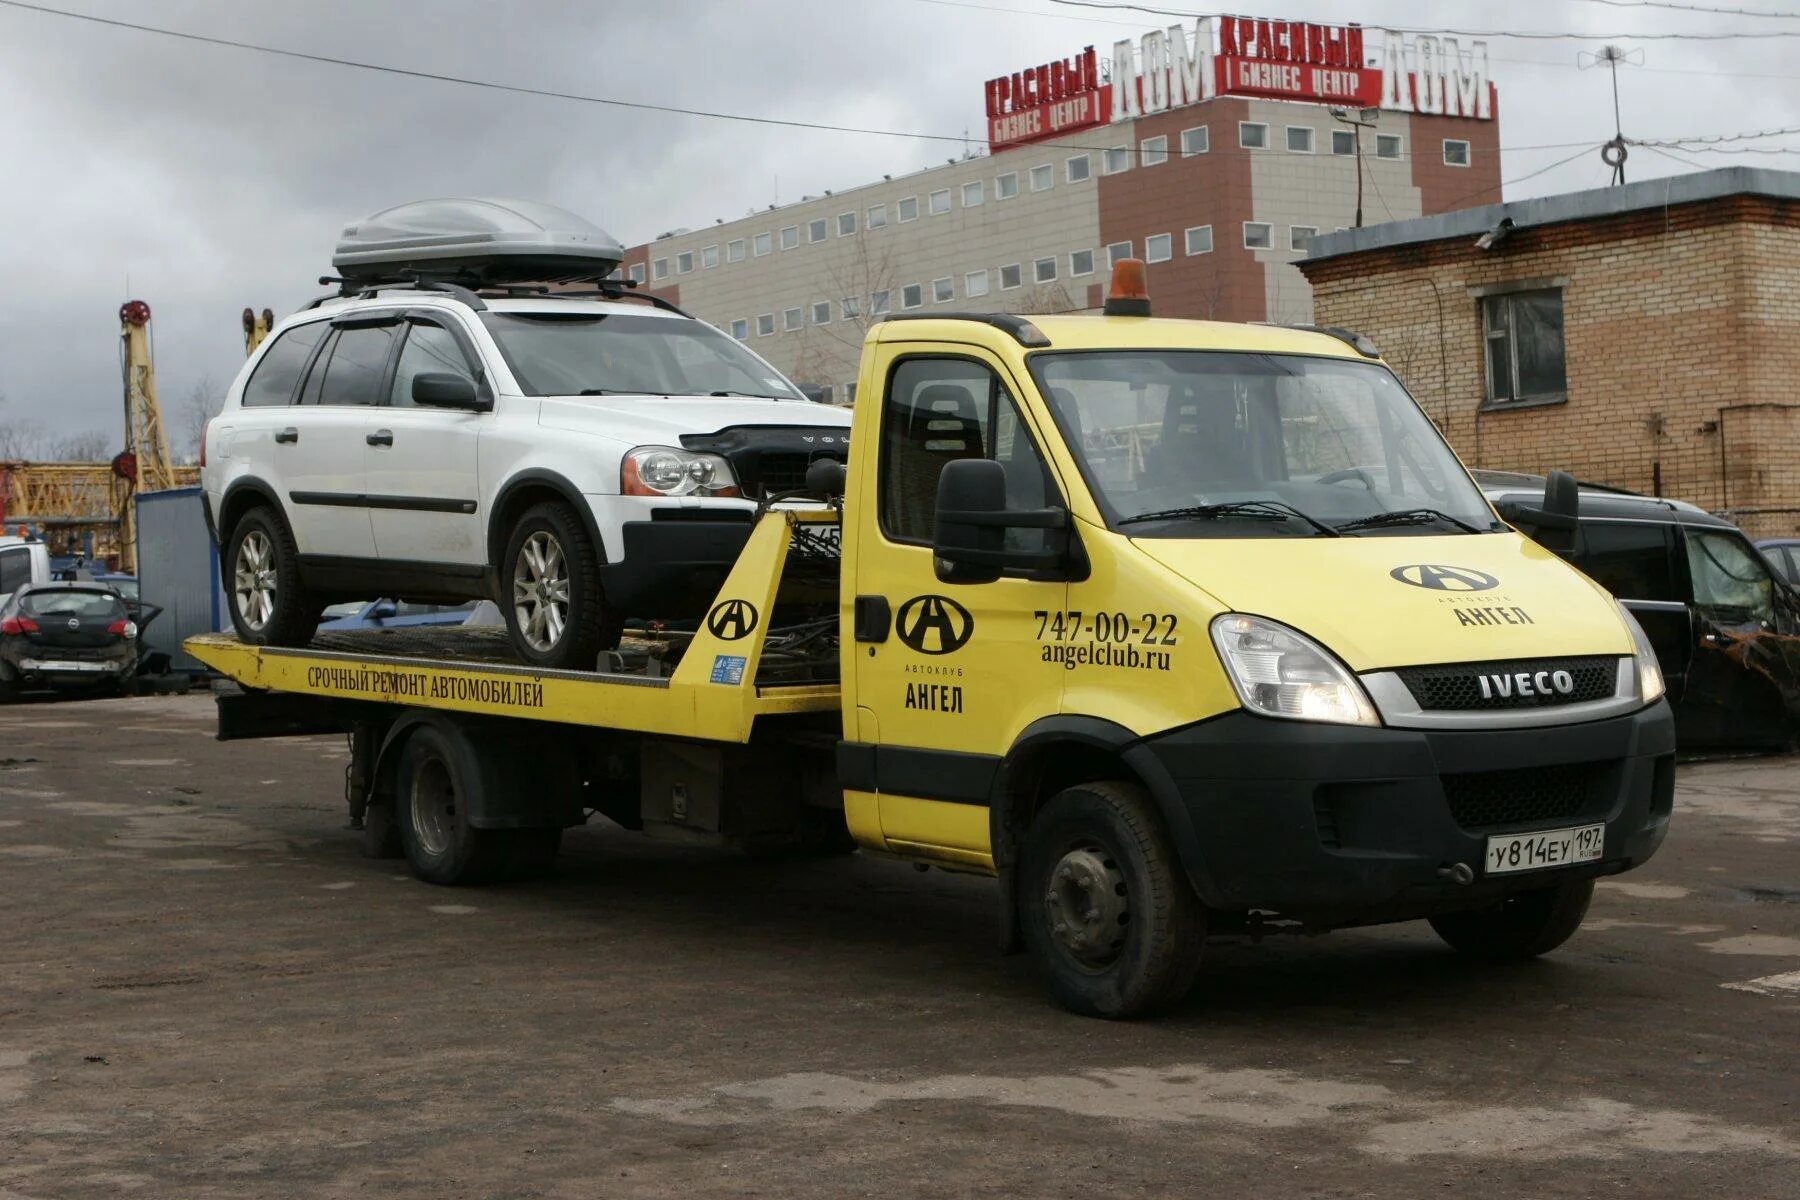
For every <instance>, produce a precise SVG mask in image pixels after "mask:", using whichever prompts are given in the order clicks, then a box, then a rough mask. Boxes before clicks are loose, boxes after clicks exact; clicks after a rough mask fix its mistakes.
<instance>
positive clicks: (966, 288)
mask: <svg viewBox="0 0 1800 1200" xmlns="http://www.w3.org/2000/svg"><path fill="white" fill-rule="evenodd" d="M987 294H988V273H987V272H986V271H970V272H969V273H968V274H967V275H964V276H963V295H964V296H967V297H968V298H969V299H971V300H974V299H976V298H978V297H981V296H985V295H987Z"/></svg>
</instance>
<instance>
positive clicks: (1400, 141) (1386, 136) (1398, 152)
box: [1375, 133, 1406, 162]
mask: <svg viewBox="0 0 1800 1200" xmlns="http://www.w3.org/2000/svg"><path fill="white" fill-rule="evenodd" d="M1383 142H1392V143H1394V152H1393V153H1392V154H1383V153H1382V152H1381V143H1383ZM1375 157H1376V158H1385V159H1387V160H1388V161H1389V162H1392V161H1394V160H1396V159H1402V158H1405V157H1406V139H1405V138H1404V137H1402V136H1401V135H1400V134H1397V133H1378V134H1376V135H1375Z"/></svg>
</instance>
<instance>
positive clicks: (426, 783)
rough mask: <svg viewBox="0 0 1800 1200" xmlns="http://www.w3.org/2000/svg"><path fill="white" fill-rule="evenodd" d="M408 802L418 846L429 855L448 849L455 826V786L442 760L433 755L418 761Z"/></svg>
mask: <svg viewBox="0 0 1800 1200" xmlns="http://www.w3.org/2000/svg"><path fill="white" fill-rule="evenodd" d="M409 802H410V804H411V806H412V827H413V832H414V833H416V834H417V835H418V838H419V848H420V849H422V850H424V851H425V853H427V854H431V855H437V854H442V853H444V852H445V851H447V850H449V849H450V838H451V833H452V831H453V830H454V829H455V828H456V788H455V786H454V785H452V784H451V782H450V772H449V771H448V770H447V769H446V768H445V766H444V764H443V763H442V762H440V761H438V760H437V759H435V758H434V759H427V760H426V761H424V762H422V763H420V764H419V768H418V770H417V771H416V772H415V773H414V774H413V781H412V795H411V797H409Z"/></svg>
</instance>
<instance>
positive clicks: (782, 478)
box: [752, 453, 814, 497]
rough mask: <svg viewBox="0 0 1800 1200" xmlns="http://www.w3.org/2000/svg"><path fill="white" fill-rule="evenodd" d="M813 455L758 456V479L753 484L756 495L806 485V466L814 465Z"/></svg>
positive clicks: (771, 454)
mask: <svg viewBox="0 0 1800 1200" xmlns="http://www.w3.org/2000/svg"><path fill="white" fill-rule="evenodd" d="M813 457H814V456H813V455H810V454H785V453H764V454H759V455H758V456H757V460H758V461H757V464H756V480H755V482H754V484H753V485H752V486H753V487H754V488H755V489H756V495H757V496H758V497H762V496H773V495H775V494H776V493H777V492H791V491H794V490H796V489H798V488H803V487H805V486H806V468H807V467H809V466H811V465H812V460H813Z"/></svg>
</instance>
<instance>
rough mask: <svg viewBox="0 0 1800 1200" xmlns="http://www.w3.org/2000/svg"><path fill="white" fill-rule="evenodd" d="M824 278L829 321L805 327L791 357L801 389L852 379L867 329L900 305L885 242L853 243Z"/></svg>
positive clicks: (889, 249) (891, 258) (889, 250)
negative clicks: (803, 384)
mask: <svg viewBox="0 0 1800 1200" xmlns="http://www.w3.org/2000/svg"><path fill="white" fill-rule="evenodd" d="M823 278H824V287H825V289H826V295H827V296H828V297H829V300H827V301H826V303H829V304H830V305H831V307H832V310H833V311H832V314H831V318H832V319H831V320H830V321H829V322H828V323H826V324H824V325H818V324H813V323H811V322H809V323H808V324H807V326H806V328H805V329H804V330H802V332H801V334H800V345H799V349H798V351H797V352H796V354H795V356H794V378H795V380H796V382H800V383H808V384H813V385H815V386H835V387H837V388H841V387H842V386H843V384H844V382H845V381H847V380H849V379H852V378H854V377H855V375H856V368H857V363H858V362H859V361H860V360H861V357H862V344H863V338H864V337H866V336H867V335H868V332H869V327H870V326H872V325H874V324H875V323H876V322H878V321H880V320H881V319H882V318H883V317H884V316H886V315H887V314H888V313H889V312H891V311H893V308H894V305H895V303H896V302H897V301H898V300H899V297H898V296H896V295H895V291H896V289H895V287H894V254H893V248H892V247H891V246H890V245H889V244H888V241H887V239H885V238H866V237H861V238H856V239H854V241H853V243H852V245H851V247H850V248H849V250H848V251H847V252H845V253H842V254H839V255H837V256H835V257H834V258H833V259H832V263H831V266H829V267H828V268H826V270H825V271H824V274H823ZM806 315H807V316H808V317H811V315H812V313H811V312H810V311H808V313H807V314H806ZM836 398H838V399H840V400H841V399H847V397H836Z"/></svg>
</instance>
